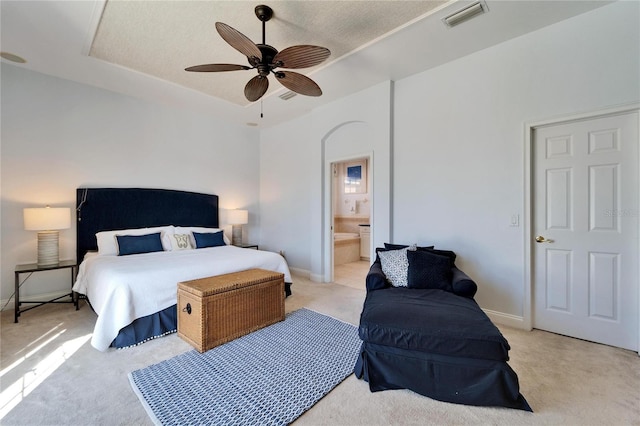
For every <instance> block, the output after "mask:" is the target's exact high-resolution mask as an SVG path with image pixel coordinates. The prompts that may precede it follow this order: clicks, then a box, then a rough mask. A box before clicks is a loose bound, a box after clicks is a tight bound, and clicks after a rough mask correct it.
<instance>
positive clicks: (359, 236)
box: [331, 157, 373, 289]
mask: <svg viewBox="0 0 640 426" xmlns="http://www.w3.org/2000/svg"><path fill="white" fill-rule="evenodd" d="M331 170H332V189H331V194H332V195H331V212H332V225H331V229H332V230H333V247H332V257H333V282H335V283H337V284H342V285H346V286H349V287H354V288H358V289H364V288H365V279H366V276H367V272H368V271H369V265H370V256H371V252H372V250H371V241H372V240H371V211H372V208H371V206H372V204H373V200H372V194H373V191H371V173H370V170H371V167H370V157H358V158H350V159H345V160H342V161H337V162H333V163H331Z"/></svg>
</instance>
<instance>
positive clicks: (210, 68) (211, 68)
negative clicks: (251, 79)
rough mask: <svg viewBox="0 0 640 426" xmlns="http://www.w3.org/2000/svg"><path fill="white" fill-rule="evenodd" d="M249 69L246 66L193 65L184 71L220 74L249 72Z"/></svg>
mask: <svg viewBox="0 0 640 426" xmlns="http://www.w3.org/2000/svg"><path fill="white" fill-rule="evenodd" d="M250 69H251V67H248V66H246V65H235V64H205V65H195V66H193V67H189V68H185V69H184V70H185V71H193V72H221V71H240V70H250Z"/></svg>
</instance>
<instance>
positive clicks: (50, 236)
mask: <svg viewBox="0 0 640 426" xmlns="http://www.w3.org/2000/svg"><path fill="white" fill-rule="evenodd" d="M69 227H71V209H70V208H68V207H56V208H51V207H49V206H47V207H44V208H26V209H24V229H25V230H27V231H38V266H49V265H57V264H58V263H59V262H60V257H59V254H58V253H59V244H58V237H59V233H58V230H59V229H68V228H69Z"/></svg>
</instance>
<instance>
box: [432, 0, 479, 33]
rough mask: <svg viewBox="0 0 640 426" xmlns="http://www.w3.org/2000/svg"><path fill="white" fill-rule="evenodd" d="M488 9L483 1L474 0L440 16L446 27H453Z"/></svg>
mask: <svg viewBox="0 0 640 426" xmlns="http://www.w3.org/2000/svg"><path fill="white" fill-rule="evenodd" d="M488 11H489V8H488V7H487V4H486V3H485V2H484V1H482V0H481V1H476V2H473V3H471V4H470V5H468V6H466V7H464V8H462V9H460V10H458V11H456V12H454V13H452V14H450V15H447V16H445V17H444V18H442V22H444V24H445V25H446V26H447V27H455V26H456V25H458V24H461V23H463V22H465V21H468V20H469V19H471V18H475V17H476V16H478V15H482V14H483V13H485V12H488Z"/></svg>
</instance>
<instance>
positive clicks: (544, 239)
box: [536, 235, 553, 243]
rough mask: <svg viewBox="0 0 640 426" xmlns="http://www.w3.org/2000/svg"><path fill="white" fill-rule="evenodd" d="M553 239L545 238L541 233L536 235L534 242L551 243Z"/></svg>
mask: <svg viewBox="0 0 640 426" xmlns="http://www.w3.org/2000/svg"><path fill="white" fill-rule="evenodd" d="M552 242H553V240H547V239H546V238H545V237H543V236H542V235H538V236H537V237H536V243H552Z"/></svg>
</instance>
